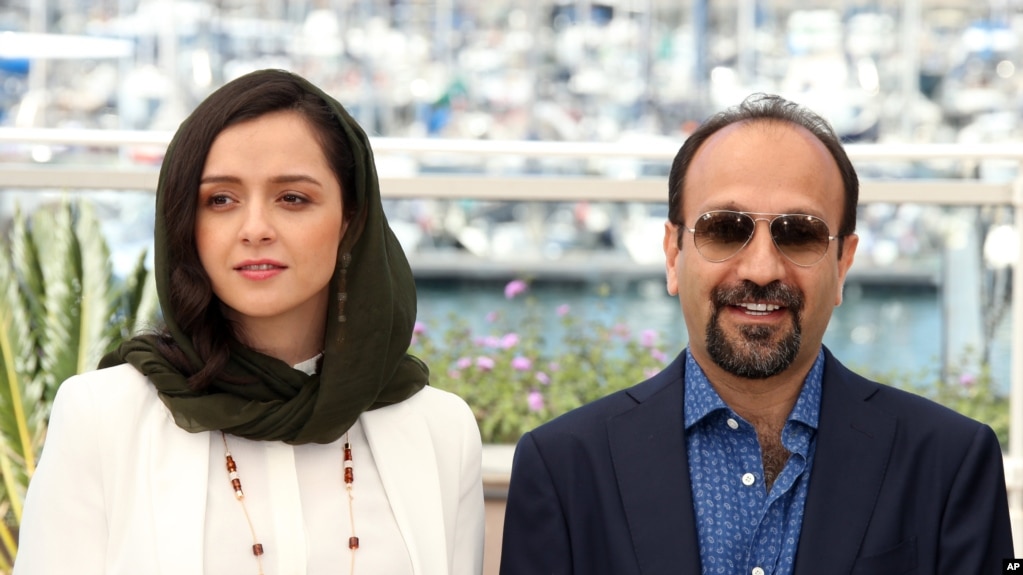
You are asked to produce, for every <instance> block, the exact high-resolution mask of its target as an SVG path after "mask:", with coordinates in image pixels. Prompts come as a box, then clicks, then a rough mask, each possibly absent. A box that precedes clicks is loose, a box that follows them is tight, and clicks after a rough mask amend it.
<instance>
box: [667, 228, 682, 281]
mask: <svg viewBox="0 0 1023 575" xmlns="http://www.w3.org/2000/svg"><path fill="white" fill-rule="evenodd" d="M678 232H679V228H678V226H676V225H675V224H673V223H671V222H664V245H663V248H664V275H665V281H666V285H667V288H668V293H669V294H670V295H678V271H677V270H676V269H675V268H676V266H677V265H678V256H679V251H681V250H680V249H679V247H678V246H679V237H678Z"/></svg>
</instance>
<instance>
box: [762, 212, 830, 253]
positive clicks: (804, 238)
mask: <svg viewBox="0 0 1023 575" xmlns="http://www.w3.org/2000/svg"><path fill="white" fill-rule="evenodd" d="M771 235H772V236H773V237H774V243H775V245H777V246H778V249H779V250H780V251H781V253H783V254H785V257H787V258H789V259H790V260H792V261H793V262H794V263H796V264H798V265H804V266H805V265H812V264H815V263H817V262H818V261H820V259H821V258H822V257H824V254H825V253H827V251H828V244H830V242H831V240H830V239H829V238H828V235H829V232H828V225H827V224H826V223H824V220H822V219H820V218H817V217H814V216H807V215H790V216H781V217H778V218H776V219H774V220H773V221H772V222H771Z"/></svg>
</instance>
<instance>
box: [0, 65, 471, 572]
mask: <svg viewBox="0 0 1023 575" xmlns="http://www.w3.org/2000/svg"><path fill="white" fill-rule="evenodd" d="M156 202H157V218H156V219H157V221H156V230H155V235H156V238H155V249H156V252H155V256H156V259H155V261H156V272H157V278H158V279H157V288H158V291H159V296H160V303H161V306H162V309H163V313H164V321H165V323H166V326H165V328H164V329H163V331H162V332H161V333H159V334H154V335H146V336H140V337H136V338H135V339H132V340H130V341H127V342H124V343H123V344H122V345H121V346H120V348H119V349H118V350H116V351H115V352H114V353H112V354H110V355H109V356H107V357H106V358H105V359H104V361H103V362H102V364H101V369H100V370H97V371H94V372H90V373H86V374H82V375H79V376H76V377H73V378H71V379H69V380H68V381H67V382H65V383H64V384H63V385H62V386H61V388H60V391H59V393H58V395H57V399H56V400H55V402H54V406H53V412H52V415H51V420H50V427H49V434H48V437H47V441H46V445H45V447H44V452H43V457H42V461H41V462H40V465H39V467H38V469H37V471H36V474H35V476H34V477H33V479H32V483H31V485H30V487H29V490H28V495H27V499H26V503H25V512H24V516H23V521H22V525H21V534H20V551H19V554H18V557H17V561H16V564H15V569H14V571H15V573H16V574H18V575H34V574H48V575H49V574H53V573H70V572H74V573H76V574H78V575H84V574H93V573H97V574H98V573H105V574H115V573H125V574H132V575H137V574H139V573H146V574H157V573H167V574H174V575H178V574H182V573H203V572H205V573H217V574H218V575H219V574H235V573H237V574H245V575H251V574H256V573H260V574H262V573H266V574H268V575H276V574H279V573H324V574H326V573H332V574H333V573H345V574H349V573H373V574H378V573H387V574H388V575H396V574H415V575H420V574H422V575H447V574H449V573H450V574H477V573H479V572H480V571H481V569H482V548H483V493H482V483H481V472H480V450H481V447H480V436H479V430H478V428H477V427H476V424H475V420H474V419H473V416H472V414H471V412H470V410H469V409H468V407H467V406H466V405H465V403H464V402H463V401H462V400H461V399H459V398H457V397H456V396H454V395H451V394H449V393H446V392H443V391H440V390H437V389H434V388H431V387H428V386H427V385H426V384H427V376H428V372H427V369H426V366H425V365H424V364H423V363H422V362H420V361H419V360H418V359H416V358H414V357H412V356H410V355H408V354H407V349H408V346H409V342H410V341H411V336H412V328H413V323H414V321H415V313H416V302H415V286H414V282H413V279H412V275H411V271H410V269H409V266H408V262H407V260H406V258H405V255H404V254H403V253H402V251H401V248H400V246H399V244H398V242H397V240H396V239H395V237H394V235H393V234H392V233H391V230H390V228H389V227H388V225H387V221H386V219H385V217H384V214H383V211H382V207H381V201H380V193H379V189H378V183H377V178H376V173H375V169H374V163H373V156H372V152H371V151H370V147H369V142H368V139H367V137H366V135H365V134H364V133H363V131H362V130H361V129H360V128H359V126H358V125H357V124H356V123H355V121H354V120H353V119H352V118H351V117H350V116H349V115H348V114H347V113H346V112H345V110H344V109H343V108H342V107H341V105H340V104H339V103H338V102H337V101H335V100H334V99H332V98H330V97H329V96H327V95H326V94H324V93H323V92H322V91H320V90H319V89H318V88H316V87H315V86H313V85H311V84H310V83H308V82H307V81H305V80H303V79H302V78H300V77H298V76H296V75H293V74H291V73H288V72H284V71H277V70H264V71H259V72H254V73H251V74H248V75H246V76H243V77H241V78H239V79H237V80H234V81H232V82H230V83H228V84H226V85H225V86H223V87H222V88H221V89H219V90H217V91H216V92H214V93H213V94H212V95H210V96H209V97H208V98H207V99H206V100H205V101H204V102H202V103H201V104H200V105H199V106H198V107H197V108H196V110H195V111H194V113H193V114H192V115H191V116H190V117H189V118H188V119H187V120H185V122H184V123H183V124H182V125H181V127H180V129H179V130H178V132H177V134H176V135H175V137H174V139H173V140H172V142H171V144H170V146H169V148H168V150H167V155H166V157H165V159H164V162H163V166H162V170H161V173H160V182H159V185H158V189H157V199H156Z"/></svg>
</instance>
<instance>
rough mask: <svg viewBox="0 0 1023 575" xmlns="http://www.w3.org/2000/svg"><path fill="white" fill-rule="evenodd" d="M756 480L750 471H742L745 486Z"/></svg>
mask: <svg viewBox="0 0 1023 575" xmlns="http://www.w3.org/2000/svg"><path fill="white" fill-rule="evenodd" d="M756 482H757V478H756V476H754V475H753V474H752V473H744V474H743V475H742V484H743V485H745V486H746V487H749V486H750V485H753V484H754V483H756ZM757 569H760V567H757ZM754 573H756V571H754ZM760 573H763V570H761V571H760Z"/></svg>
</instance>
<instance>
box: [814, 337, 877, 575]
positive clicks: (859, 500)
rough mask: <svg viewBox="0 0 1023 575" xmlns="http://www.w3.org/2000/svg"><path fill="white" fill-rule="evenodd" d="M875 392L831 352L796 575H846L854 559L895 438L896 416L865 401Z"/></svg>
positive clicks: (825, 375) (871, 385) (873, 386)
mask: <svg viewBox="0 0 1023 575" xmlns="http://www.w3.org/2000/svg"><path fill="white" fill-rule="evenodd" d="M877 390H878V387H877V384H874V383H871V382H867V381H866V380H863V379H861V378H859V377H858V376H856V375H855V374H853V373H852V372H850V371H849V370H848V369H846V368H845V367H844V366H843V365H841V364H840V363H839V362H838V361H837V360H835V359H834V357H832V356H831V354H830V353H827V364H826V366H825V369H824V382H823V388H822V396H821V415H820V427H819V429H818V431H817V450H816V454H815V455H814V463H813V470H812V471H811V475H810V487H809V492H808V493H807V500H806V508H805V510H804V515H803V527H802V531H801V535H800V537H799V550H798V552H797V553H796V566H795V572H796V573H848V572H849V570H850V569H851V568H852V565H853V562H854V561H855V559H856V555H857V552H858V551H859V548H860V543H861V541H862V540H863V537H864V534H865V532H866V529H867V525H868V524H869V522H870V518H871V515H872V514H873V512H874V504H875V501H876V500H877V496H878V493H879V492H880V488H881V483H882V482H883V480H884V475H885V470H886V468H887V465H888V458H889V456H890V454H891V450H892V445H893V441H894V439H895V429H896V420H895V418H894V417H893V416H891V415H889V414H887V413H884V412H881V411H878V410H876V409H874V408H872V407H871V406H870V405H868V403H867V401H866V400H867V398H868V397H869V396H870V395H872V394H873V393H876V392H877Z"/></svg>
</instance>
